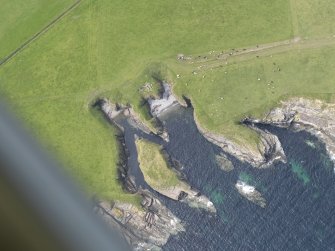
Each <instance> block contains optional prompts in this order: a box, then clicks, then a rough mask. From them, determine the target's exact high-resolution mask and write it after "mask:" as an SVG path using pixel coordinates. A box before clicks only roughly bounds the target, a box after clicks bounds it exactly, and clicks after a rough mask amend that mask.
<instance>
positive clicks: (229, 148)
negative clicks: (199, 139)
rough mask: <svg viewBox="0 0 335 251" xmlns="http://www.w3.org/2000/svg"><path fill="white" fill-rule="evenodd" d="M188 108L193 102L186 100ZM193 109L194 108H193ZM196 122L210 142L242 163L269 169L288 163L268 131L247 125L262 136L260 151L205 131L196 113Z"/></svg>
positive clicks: (274, 136) (275, 137) (276, 141)
mask: <svg viewBox="0 0 335 251" xmlns="http://www.w3.org/2000/svg"><path fill="white" fill-rule="evenodd" d="M185 99H186V102H187V104H188V106H190V107H192V103H191V100H190V99H188V98H186V97H185ZM192 108H193V107H192ZM194 120H195V123H196V125H197V128H198V130H199V131H200V133H201V134H202V135H203V136H204V137H205V138H206V139H207V140H208V141H210V142H212V143H213V144H215V145H217V146H219V147H220V148H222V150H223V151H224V152H226V153H229V154H230V155H232V156H234V157H236V158H237V159H239V160H240V161H242V162H247V163H249V164H251V165H252V166H254V167H257V168H267V167H269V166H271V165H272V164H274V163H277V162H283V163H286V156H285V153H284V150H283V148H282V146H281V143H280V141H279V139H278V137H277V136H276V135H273V134H271V133H270V132H268V131H263V130H261V129H259V128H257V127H255V126H252V125H247V124H246V126H248V127H249V128H250V129H252V130H255V131H256V132H257V133H258V134H259V136H260V139H261V141H260V144H259V146H258V151H257V150H255V149H251V148H249V147H247V146H244V145H239V144H236V143H235V142H233V141H231V140H229V139H227V138H226V137H224V136H223V135H218V134H215V133H212V132H209V131H208V130H206V129H204V128H203V127H202V126H201V125H200V123H199V121H198V119H197V117H196V114H195V112H194Z"/></svg>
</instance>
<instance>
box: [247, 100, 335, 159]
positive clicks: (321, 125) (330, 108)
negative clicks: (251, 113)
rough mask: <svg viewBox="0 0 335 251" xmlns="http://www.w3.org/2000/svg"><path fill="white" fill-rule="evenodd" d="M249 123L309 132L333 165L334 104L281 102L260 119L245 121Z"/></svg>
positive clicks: (315, 101) (316, 101)
mask: <svg viewBox="0 0 335 251" xmlns="http://www.w3.org/2000/svg"><path fill="white" fill-rule="evenodd" d="M246 120H247V121H248V122H249V123H260V124H269V125H274V126H278V127H284V128H291V129H293V130H296V131H300V130H305V131H308V132H310V133H311V134H313V135H315V136H316V137H317V138H319V139H320V140H321V141H322V142H324V143H325V146H326V149H327V152H328V154H329V156H330V158H331V159H332V161H333V162H334V163H335V104H327V103H325V102H323V101H321V100H311V99H305V98H292V99H290V100H287V101H283V102H281V105H280V106H279V107H277V108H275V109H273V110H271V111H270V112H269V113H268V114H267V115H266V116H265V117H264V118H262V119H252V118H247V119H246Z"/></svg>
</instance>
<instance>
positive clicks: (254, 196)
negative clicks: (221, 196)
mask: <svg viewBox="0 0 335 251" xmlns="http://www.w3.org/2000/svg"><path fill="white" fill-rule="evenodd" d="M235 187H236V189H237V191H238V192H239V193H240V194H241V195H242V196H243V197H245V198H246V199H247V200H249V201H251V202H253V203H255V204H256V205H258V206H260V207H263V208H264V207H266V200H265V199H264V198H263V196H262V194H261V193H260V192H259V191H257V190H256V188H255V187H253V186H250V185H248V184H246V183H245V182H243V181H240V180H239V181H237V183H236V184H235Z"/></svg>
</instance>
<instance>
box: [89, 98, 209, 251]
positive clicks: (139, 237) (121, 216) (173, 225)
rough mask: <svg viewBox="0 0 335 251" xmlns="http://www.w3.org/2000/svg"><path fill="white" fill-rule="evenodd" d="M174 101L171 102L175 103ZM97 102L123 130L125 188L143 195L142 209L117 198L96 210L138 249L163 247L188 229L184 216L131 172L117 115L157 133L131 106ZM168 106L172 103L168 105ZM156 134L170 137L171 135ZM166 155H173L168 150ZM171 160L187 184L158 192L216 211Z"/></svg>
mask: <svg viewBox="0 0 335 251" xmlns="http://www.w3.org/2000/svg"><path fill="white" fill-rule="evenodd" d="M173 103H174V102H172V103H171V104H172V105H174V104H173ZM95 105H97V106H98V107H99V108H100V109H101V111H102V112H103V114H104V116H105V117H106V119H107V120H108V121H109V122H111V123H112V124H113V125H114V126H116V127H117V128H118V129H119V134H118V135H117V138H118V141H119V146H120V149H119V152H120V161H119V163H118V173H119V179H120V181H121V183H122V185H123V188H124V189H125V190H126V191H127V192H129V193H132V194H138V195H140V196H142V198H143V199H142V203H141V206H142V208H141V209H138V208H137V207H135V206H133V205H131V204H128V203H121V202H113V203H112V204H111V203H107V202H106V201H102V202H98V203H96V212H97V213H99V214H101V215H102V216H103V217H104V219H105V220H106V221H107V222H108V223H110V224H111V225H113V226H114V227H117V228H118V229H119V230H120V232H121V233H122V234H123V236H124V237H125V238H126V240H127V241H128V243H129V244H130V245H131V246H132V247H133V248H134V249H135V250H160V247H162V246H163V245H164V244H165V243H166V242H167V240H168V238H169V237H170V235H173V234H177V233H178V232H180V231H184V228H183V226H182V224H181V222H180V220H179V219H178V218H177V217H176V216H174V215H173V214H172V213H171V211H169V210H168V209H167V208H166V207H165V206H164V205H163V204H162V203H161V202H160V201H159V199H158V198H156V197H155V196H154V195H153V194H152V193H150V192H149V191H147V190H143V189H142V188H141V187H138V186H137V185H136V182H135V178H134V177H132V176H130V175H129V173H128V170H129V167H128V165H127V159H128V158H129V154H130V153H129V151H128V149H127V146H126V143H125V139H124V128H123V127H122V126H121V125H119V124H118V123H117V122H116V118H117V117H118V116H125V117H126V118H128V122H129V123H130V124H131V125H132V126H134V127H136V128H138V129H140V130H142V131H143V132H144V133H146V134H155V133H154V132H152V131H151V130H150V128H149V127H147V126H146V125H145V124H144V123H143V122H142V121H141V120H140V119H139V118H138V117H137V116H136V113H135V112H134V111H133V109H132V108H131V107H127V106H122V105H117V104H113V103H112V102H110V101H109V100H107V99H100V100H99V101H97V102H96V104H95ZM167 108H169V106H168V107H166V108H164V109H167ZM156 135H157V136H160V137H161V138H162V139H163V140H165V141H168V135H164V134H159V135H158V134H156ZM164 155H165V157H166V158H169V156H168V155H167V154H166V153H165V154H164ZM168 162H169V163H171V168H172V169H174V170H175V171H176V172H177V173H179V174H180V175H178V177H180V180H181V182H182V184H183V186H181V187H178V186H176V187H173V188H171V189H170V190H167V189H165V190H156V192H158V193H160V194H162V195H164V196H165V197H168V198H170V199H173V200H177V201H180V202H184V203H187V204H188V205H189V206H190V207H196V208H201V209H204V210H207V211H209V212H210V213H216V209H215V207H214V205H213V203H212V202H211V201H210V200H209V199H208V198H207V197H206V196H204V195H201V194H200V193H199V192H198V191H196V190H194V189H193V188H192V187H191V186H189V185H188V184H187V182H186V181H185V179H184V177H182V175H181V173H180V172H179V171H180V170H178V169H179V168H180V167H178V165H177V163H176V160H171V159H168Z"/></svg>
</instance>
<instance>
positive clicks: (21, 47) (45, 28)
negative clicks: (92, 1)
mask: <svg viewBox="0 0 335 251" xmlns="http://www.w3.org/2000/svg"><path fill="white" fill-rule="evenodd" d="M80 3H81V0H77V1H76V2H75V3H73V4H72V5H71V6H70V7H68V8H67V9H66V10H64V11H63V12H62V13H61V14H60V15H58V16H57V17H56V18H55V19H53V20H52V21H51V22H50V23H48V24H47V25H46V26H44V27H43V28H42V29H41V30H40V31H39V32H37V33H35V34H34V35H33V36H31V37H30V38H29V39H28V40H26V41H25V42H24V43H23V44H21V45H20V46H19V47H18V48H16V49H15V50H14V51H12V52H11V53H10V54H9V55H7V56H5V57H4V58H3V59H1V60H0V67H1V66H2V65H4V64H5V63H7V62H8V61H9V60H11V59H12V58H13V57H14V56H16V55H17V54H18V53H19V52H21V51H22V50H24V49H25V48H26V47H27V46H28V45H30V44H31V43H32V42H34V41H35V40H36V39H38V38H39V37H40V36H41V35H43V34H44V33H46V32H47V31H48V30H49V29H50V28H51V27H52V26H53V25H55V24H56V23H58V22H59V21H60V20H61V19H62V18H63V17H65V16H66V15H67V14H68V13H69V12H71V11H72V10H73V9H75V8H76V7H77V6H78V5H79V4H80Z"/></svg>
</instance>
